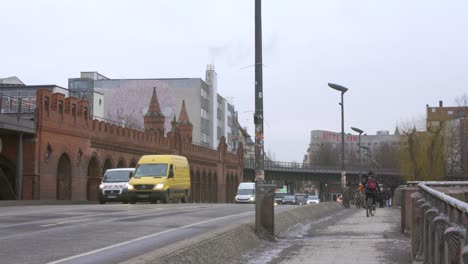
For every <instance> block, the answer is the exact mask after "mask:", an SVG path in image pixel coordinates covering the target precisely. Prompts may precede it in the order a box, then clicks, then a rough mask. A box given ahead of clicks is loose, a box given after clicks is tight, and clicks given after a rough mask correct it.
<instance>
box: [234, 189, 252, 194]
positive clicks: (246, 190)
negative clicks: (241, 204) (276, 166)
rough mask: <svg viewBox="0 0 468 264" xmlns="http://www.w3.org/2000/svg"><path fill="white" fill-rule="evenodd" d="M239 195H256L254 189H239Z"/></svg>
mask: <svg viewBox="0 0 468 264" xmlns="http://www.w3.org/2000/svg"><path fill="white" fill-rule="evenodd" d="M237 194H238V195H251V194H254V189H239V190H237Z"/></svg>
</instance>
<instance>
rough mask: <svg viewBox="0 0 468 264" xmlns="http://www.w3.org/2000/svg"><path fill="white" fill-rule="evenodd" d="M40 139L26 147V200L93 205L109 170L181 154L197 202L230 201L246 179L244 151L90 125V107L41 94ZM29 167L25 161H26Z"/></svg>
mask: <svg viewBox="0 0 468 264" xmlns="http://www.w3.org/2000/svg"><path fill="white" fill-rule="evenodd" d="M36 100H37V118H36V119H37V126H36V138H35V140H34V143H33V144H31V146H30V147H26V148H25V156H28V157H31V161H33V162H32V163H31V164H32V165H31V166H29V167H27V166H25V169H24V174H25V175H24V176H25V177H24V183H23V186H24V188H23V199H71V200H95V199H96V191H97V188H98V185H99V181H100V178H101V177H102V174H103V172H104V171H105V170H106V169H109V168H114V167H117V166H118V165H120V166H125V167H130V166H134V165H135V164H136V162H137V160H138V159H139V158H140V156H141V155H144V154H177V155H183V156H186V157H187V158H188V160H189V163H190V167H191V168H190V170H191V177H192V190H191V191H192V195H191V199H192V201H193V202H232V201H233V197H234V196H233V195H234V194H233V190H235V188H236V187H237V185H238V183H239V182H240V181H241V180H242V178H243V164H242V163H243V157H242V155H243V151H242V149H240V150H238V151H237V153H228V152H227V145H226V142H225V139H222V140H221V143H220V144H219V146H218V150H213V149H210V148H205V147H202V146H198V145H194V144H191V143H190V140H189V137H188V136H187V135H181V134H180V133H179V130H178V129H174V131H171V132H169V133H168V134H167V136H164V135H162V134H161V133H159V132H158V131H157V132H153V131H151V132H144V131H140V130H136V129H131V128H127V127H123V126H118V125H115V124H111V123H107V122H105V121H100V120H96V119H95V120H92V118H91V117H90V115H89V112H90V111H89V103H88V102H87V101H84V100H78V99H77V98H74V97H65V96H64V95H63V94H60V93H54V94H53V93H52V92H51V91H49V90H46V89H41V90H38V91H37V98H36ZM25 163H26V162H25Z"/></svg>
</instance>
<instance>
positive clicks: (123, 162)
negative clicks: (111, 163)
mask: <svg viewBox="0 0 468 264" xmlns="http://www.w3.org/2000/svg"><path fill="white" fill-rule="evenodd" d="M117 168H126V165H125V160H124V158H122V157H120V159H119V162H117Z"/></svg>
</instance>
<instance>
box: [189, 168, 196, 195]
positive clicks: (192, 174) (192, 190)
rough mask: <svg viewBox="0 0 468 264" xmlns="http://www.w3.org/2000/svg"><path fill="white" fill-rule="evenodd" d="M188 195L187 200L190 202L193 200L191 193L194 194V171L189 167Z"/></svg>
mask: <svg viewBox="0 0 468 264" xmlns="http://www.w3.org/2000/svg"><path fill="white" fill-rule="evenodd" d="M190 183H191V184H190V196H189V201H190V202H191V203H193V202H194V199H193V197H194V196H193V195H194V193H195V192H194V188H195V184H194V183H195V172H194V171H193V168H191V169H190Z"/></svg>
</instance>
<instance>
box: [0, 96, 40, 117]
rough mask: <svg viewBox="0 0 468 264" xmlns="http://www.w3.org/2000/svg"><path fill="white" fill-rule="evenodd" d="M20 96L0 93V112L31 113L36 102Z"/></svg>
mask: <svg viewBox="0 0 468 264" xmlns="http://www.w3.org/2000/svg"><path fill="white" fill-rule="evenodd" d="M27 99H28V98H26V99H24V98H22V97H14V96H9V95H6V94H3V93H0V113H1V114H32V113H34V110H35V109H36V104H35V103H34V102H30V101H28V100H27Z"/></svg>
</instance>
